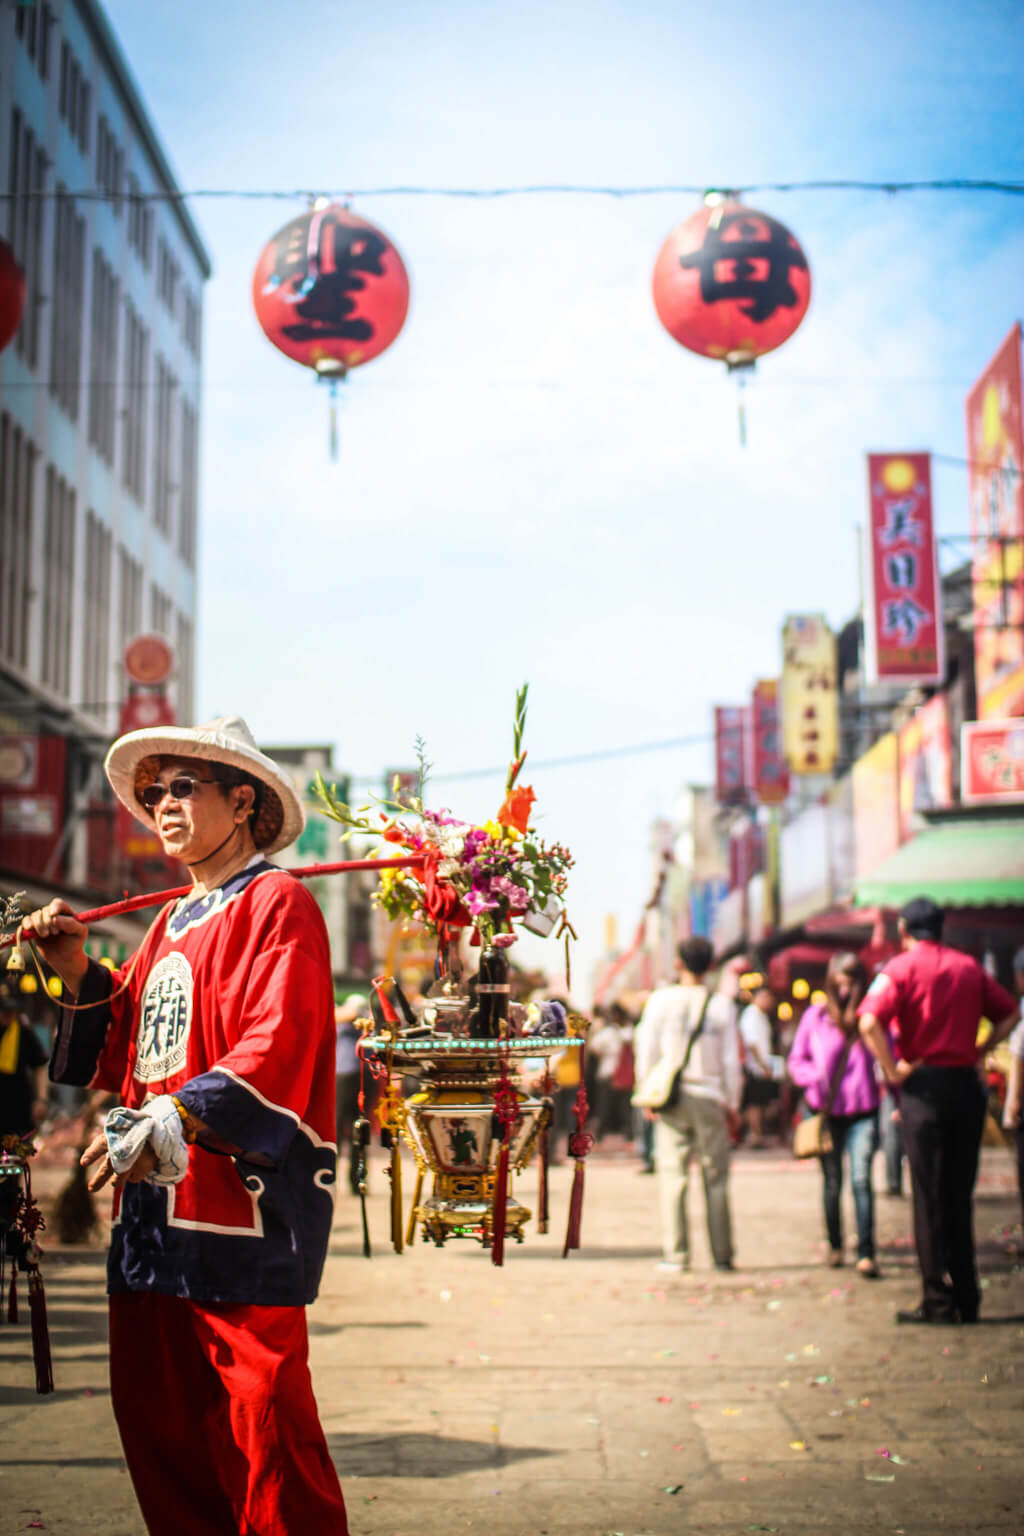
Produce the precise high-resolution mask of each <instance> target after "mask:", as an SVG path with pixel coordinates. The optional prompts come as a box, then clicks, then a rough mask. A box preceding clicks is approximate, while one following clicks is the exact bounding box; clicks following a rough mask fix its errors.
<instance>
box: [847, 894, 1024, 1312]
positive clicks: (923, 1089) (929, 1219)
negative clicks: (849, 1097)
mask: <svg viewBox="0 0 1024 1536" xmlns="http://www.w3.org/2000/svg"><path fill="white" fill-rule="evenodd" d="M944 916H945V914H944V913H943V911H942V909H941V907H938V906H936V904H935V902H934V901H931V900H930V899H929V898H928V897H927V896H918V897H916V898H915V899H914V900H913V901H909V902H908V903H907V905H906V906H905V907H904V908H903V911H902V912H901V913H900V937H901V939H902V941H903V950H904V952H903V954H901V955H897V956H896V958H895V959H894V960H890V961H889V964H888V965H887V966H886V967H885V969H884V970H883V971H880V972H879V974H878V975H877V976H876V977H875V979H874V981H873V982H872V983H871V986H870V987H869V988H868V991H867V993H866V994H865V997H864V1001H863V1002H862V1003H861V1005H860V1008H859V1009H858V1014H859V1016H860V1030H861V1034H862V1035H863V1037H864V1040H865V1042H866V1044H867V1046H868V1048H869V1049H870V1050H871V1052H872V1053H873V1054H874V1055H875V1056H876V1057H877V1059H878V1061H879V1063H880V1065H881V1068H882V1071H883V1073H884V1074H885V1078H886V1081H887V1082H889V1083H891V1084H892V1085H893V1086H894V1087H901V1089H902V1101H901V1106H900V1108H901V1119H902V1121H903V1139H904V1143H905V1146H906V1152H907V1161H908V1163H909V1164H910V1172H911V1178H912V1183H913V1195H914V1242H915V1245H916V1247H917V1259H918V1263H919V1265H920V1267H921V1279H922V1282H923V1290H924V1294H923V1297H922V1300H921V1303H920V1305H919V1306H917V1307H915V1308H914V1310H913V1311H912V1312H897V1314H896V1320H897V1322H901V1323H957V1322H960V1323H974V1322H977V1320H978V1300H979V1291H978V1271H977V1267H976V1265H975V1260H974V1213H973V1208H972V1196H973V1193H974V1181H975V1179H976V1177H977V1173H978V1150H979V1147H980V1146H981V1132H982V1127H983V1126H984V1123H985V1094H984V1090H983V1089H982V1086H981V1081H980V1079H979V1077H978V1072H977V1063H978V1055H979V1053H978V1046H977V1038H978V1025H979V1023H980V1022H981V1020H982V1019H983V1018H987V1019H988V1020H989V1022H990V1023H991V1025H992V1034H991V1035H990V1036H989V1038H988V1040H987V1041H986V1046H985V1048H986V1050H991V1049H992V1047H993V1046H994V1045H996V1044H998V1042H999V1041H1000V1040H1002V1039H1004V1038H1005V1037H1006V1036H1007V1035H1008V1034H1009V1033H1010V1031H1011V1029H1012V1028H1013V1026H1014V1024H1015V1023H1016V1020H1017V1005H1016V1003H1015V1002H1014V1000H1013V998H1012V997H1011V995H1010V993H1009V992H1007V991H1006V990H1005V988H1003V987H1001V986H1000V985H999V983H998V982H996V981H993V979H992V977H991V976H989V974H988V972H987V971H985V970H983V968H982V967H981V966H980V965H979V964H978V962H977V961H976V960H972V959H971V957H970V955H965V954H963V953H962V952H961V951H960V950H957V949H949V948H947V947H946V945H944V944H941V943H940V942H939V940H940V939H941V937H942V924H943V919H944ZM894 1022H898V1023H899V1031H900V1055H901V1058H902V1059H901V1060H900V1061H899V1062H896V1061H894V1060H893V1055H892V1051H891V1050H890V1047H889V1040H888V1036H887V1034H886V1026H887V1025H889V1024H892V1023H894Z"/></svg>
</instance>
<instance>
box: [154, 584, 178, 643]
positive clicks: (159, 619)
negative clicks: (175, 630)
mask: <svg viewBox="0 0 1024 1536" xmlns="http://www.w3.org/2000/svg"><path fill="white" fill-rule="evenodd" d="M172 612H173V604H172V603H171V600H170V598H169V597H168V596H167V593H166V592H164V591H163V589H162V588H160V587H158V586H157V584H156V582H155V581H152V582H150V584H149V627H150V629H152V630H153V632H154V633H155V634H158V635H166V636H167V638H168V640H169V639H170V638H171V614H172Z"/></svg>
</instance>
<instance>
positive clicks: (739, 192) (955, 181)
mask: <svg viewBox="0 0 1024 1536" xmlns="http://www.w3.org/2000/svg"><path fill="white" fill-rule="evenodd" d="M713 191H718V192H729V193H732V194H735V195H736V196H737V197H746V196H750V195H752V194H757V193H761V192H878V193H882V194H884V195H885V196H888V197H895V196H897V195H899V194H901V193H907V192H971V193H974V192H986V193H998V194H1002V195H1004V196H1008V197H1021V196H1024V181H1001V180H998V179H996V178H994V177H963V176H947V177H936V178H934V179H931V180H920V181H858V180H854V179H850V178H842V179H838V180H833V181H752V182H747V183H744V184H742V185H739V186H737V185H730V184H729V183H727V182H713V181H711V182H707V181H706V182H657V183H653V184H651V185H642V184H641V185H634V186H587V185H585V184H582V183H579V182H535V183H525V184H523V185H512V186H505V187H424V186H410V185H405V184H402V183H398V184H395V185H393V186H379V187H345V188H340V189H335V190H333V191H332V190H330V189H325V188H323V187H292V188H290V189H289V188H282V187H195V188H193V189H192V190H191V191H184V190H179V189H173V190H168V189H162V190H160V191H156V192H133V193H131V194H130V195H129V194H128V193H127V192H123V191H117V192H111V191H109V190H107V189H106V188H102V187H85V188H80V189H79V190H78V191H73V192H72V191H65V190H63V189H62V190H60V191H57V190H52V191H51V190H40V191H20V192H16V193H15V192H5V193H0V201H2V202H7V203H9V202H16V201H18V202H20V201H29V200H32V199H37V198H41V199H43V200H47V199H51V198H58V197H64V198H72V199H74V200H75V201H78V202H104V203H118V204H119V203H122V202H134V203H181V202H189V201H192V200H196V201H198V200H199V199H206V200H212V199H222V200H223V199H229V198H235V199H238V200H247V201H252V202H259V201H263V202H313V201H315V200H316V199H318V198H327V199H330V200H332V201H338V202H342V203H344V202H347V201H349V200H350V199H355V198H359V199H361V200H362V201H366V200H367V199H368V198H371V197H450V198H460V199H463V200H467V201H474V200H475V201H479V202H487V201H494V200H496V199H499V198H508V197H611V198H629V197H703V196H704V195H705V194H706V193H708V192H713Z"/></svg>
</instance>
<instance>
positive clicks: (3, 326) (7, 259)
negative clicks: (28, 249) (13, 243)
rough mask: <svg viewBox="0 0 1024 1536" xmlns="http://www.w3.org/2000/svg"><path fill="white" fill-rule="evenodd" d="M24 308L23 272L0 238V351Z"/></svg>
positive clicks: (17, 324)
mask: <svg viewBox="0 0 1024 1536" xmlns="http://www.w3.org/2000/svg"><path fill="white" fill-rule="evenodd" d="M24 308H25V274H24V272H23V271H22V270H21V268H20V267H19V266H18V263H17V262H16V261H15V259H14V252H13V251H12V250H11V248H10V246H9V245H8V244H7V241H6V240H0V352H2V351H3V349H4V347H6V345H7V343H8V342H9V341H10V339H11V337H12V336H13V335H14V333H15V331H16V330H17V329H18V326H19V325H20V324H21V316H22V312H23V310H24Z"/></svg>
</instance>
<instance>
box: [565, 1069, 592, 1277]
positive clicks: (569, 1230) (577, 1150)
mask: <svg viewBox="0 0 1024 1536" xmlns="http://www.w3.org/2000/svg"><path fill="white" fill-rule="evenodd" d="M585 1054H586V1047H585V1046H581V1047H580V1085H579V1087H578V1088H577V1090H576V1102H575V1104H574V1105H573V1118H574V1119H575V1121H576V1129H575V1131H573V1132H572V1134H571V1135H570V1137H569V1156H570V1157H572V1158H575V1160H576V1167H575V1169H574V1170H573V1176H572V1192H571V1194H570V1196H569V1220H568V1222H567V1224H566V1228H565V1247H564V1248H563V1249H562V1258H563V1259H567V1258H568V1257H569V1250H570V1249H572V1248H578V1247H579V1246H580V1232H581V1230H582V1227H583V1178H584V1173H583V1159H584V1158H585V1157H586V1155H587V1153H588V1152H589V1151H590V1149H591V1147H592V1146H593V1145H594V1138H593V1136H590V1135H588V1134H587V1129H586V1125H587V1115H588V1114H589V1112H590V1106H589V1104H588V1103H587V1090H586V1088H585V1087H584V1083H585V1082H586V1063H585V1060H584V1057H585Z"/></svg>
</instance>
